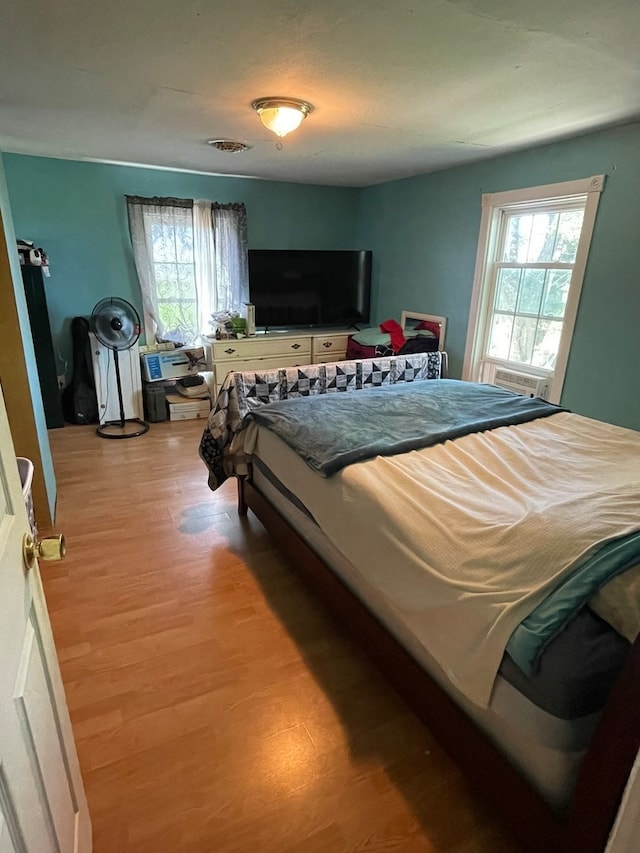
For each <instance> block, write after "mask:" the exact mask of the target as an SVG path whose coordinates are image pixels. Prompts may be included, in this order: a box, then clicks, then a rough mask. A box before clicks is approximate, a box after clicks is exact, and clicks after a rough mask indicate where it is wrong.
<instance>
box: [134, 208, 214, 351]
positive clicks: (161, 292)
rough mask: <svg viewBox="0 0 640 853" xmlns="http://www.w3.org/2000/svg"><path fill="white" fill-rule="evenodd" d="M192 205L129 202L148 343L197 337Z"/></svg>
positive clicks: (181, 341)
mask: <svg viewBox="0 0 640 853" xmlns="http://www.w3.org/2000/svg"><path fill="white" fill-rule="evenodd" d="M192 206H193V203H192V202H191V201H189V200H185V199H173V198H139V197H133V196H128V197H127V209H128V213H129V231H130V233H131V244H132V247H133V255H134V259H135V265H136V271H137V273H138V279H139V281H140V288H141V290H142V303H143V308H144V328H145V336H146V339H147V341H148V342H153V341H156V340H172V341H175V342H176V343H192V342H193V341H194V340H195V339H196V338H197V336H198V307H197V294H196V283H195V263H194V253H193V211H192Z"/></svg>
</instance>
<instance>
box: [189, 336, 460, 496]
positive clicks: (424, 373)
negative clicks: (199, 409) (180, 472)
mask: <svg viewBox="0 0 640 853" xmlns="http://www.w3.org/2000/svg"><path fill="white" fill-rule="evenodd" d="M446 365H447V354H446V353H444V352H430V353H416V354H415V355H405V356H389V357H386V358H370V359H361V360H353V361H336V362H330V363H328V364H311V365H306V366H302V367H285V368H280V369H273V370H264V371H260V372H257V371H252V372H246V373H233V372H232V373H228V374H227V376H226V378H225V380H224V382H223V383H222V385H221V387H220V392H219V394H218V397H217V400H216V402H215V404H214V407H213V409H212V411H211V414H210V415H209V420H208V421H207V426H206V428H205V430H204V433H203V435H202V439H201V441H200V456H201V458H202V460H203V461H204V463H205V465H206V466H207V468H208V469H209V487H210V488H211V489H213V490H215V489H217V488H219V487H220V486H221V485H222V483H223V482H224V481H225V480H226V479H227V477H229V476H230V475H232V474H234V473H243V464H242V460H237V459H236V460H235V462H234V460H232V459H231V458H230V457H231V454H230V448H231V444H232V441H233V439H234V436H235V435H236V434H237V433H238V432H239V431H240V429H241V428H242V426H243V422H244V418H245V416H246V415H247V414H248V413H249V412H250V411H251V410H252V409H253V408H255V407H256V406H261V405H264V404H265V403H271V402H275V401H277V400H287V399H291V398H293V397H309V396H314V395H316V394H330V393H337V392H346V391H363V390H366V389H367V388H379V387H380V386H382V385H394V384H396V383H398V382H417V381H422V380H426V379H441V378H443V377H444V376H445V375H446ZM238 462H239V464H240V467H238V464H237V463H238Z"/></svg>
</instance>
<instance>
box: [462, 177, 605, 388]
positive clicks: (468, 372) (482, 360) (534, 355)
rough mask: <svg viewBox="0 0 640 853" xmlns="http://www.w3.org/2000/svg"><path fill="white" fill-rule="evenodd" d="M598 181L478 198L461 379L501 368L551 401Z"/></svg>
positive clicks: (483, 377) (487, 378) (560, 374)
mask: <svg viewBox="0 0 640 853" xmlns="http://www.w3.org/2000/svg"><path fill="white" fill-rule="evenodd" d="M603 184H604V179H603V177H602V176H597V177H594V178H588V179H586V180H584V181H572V182H569V183H566V184H554V185H550V186H545V187H534V188H532V189H528V190H518V191H514V192H507V193H498V194H494V195H486V196H483V200H482V204H483V211H482V221H481V227H480V239H479V244H478V257H477V261H476V274H475V280H474V293H473V299H472V308H471V315H470V323H469V334H468V338H467V347H466V353H465V366H464V373H463V376H464V378H465V379H473V380H476V381H481V382H492V381H494V379H495V372H496V369H497V368H499V367H503V366H504V367H509V368H510V369H511V370H515V371H518V372H521V373H526V374H527V375H529V376H534V377H539V378H542V379H547V380H548V388H549V390H548V393H547V396H548V397H549V399H551V400H555V401H558V400H559V399H560V393H561V391H562V385H563V382H564V373H565V369H566V363H567V359H568V354H569V348H570V345H571V336H572V334H573V326H574V323H575V316H576V313H577V307H578V301H579V296H580V289H581V287H582V279H583V276H584V269H585V266H586V259H587V255H588V252H589V245H590V242H591V235H592V232H593V225H594V222H595V215H596V210H597V204H598V199H599V197H600V192H601V190H602V187H603Z"/></svg>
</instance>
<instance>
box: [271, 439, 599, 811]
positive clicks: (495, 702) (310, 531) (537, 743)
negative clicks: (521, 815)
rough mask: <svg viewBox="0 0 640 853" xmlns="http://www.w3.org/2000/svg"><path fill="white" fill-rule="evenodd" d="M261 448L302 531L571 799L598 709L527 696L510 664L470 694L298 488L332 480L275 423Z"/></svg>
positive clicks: (495, 730) (274, 487) (556, 793)
mask: <svg viewBox="0 0 640 853" xmlns="http://www.w3.org/2000/svg"><path fill="white" fill-rule="evenodd" d="M254 456H255V459H254V483H255V485H256V486H257V488H258V489H259V490H260V491H261V492H262V493H263V494H264V495H265V496H266V497H267V498H268V499H269V500H270V502H271V503H272V504H274V506H276V508H277V509H278V510H279V511H280V513H281V514H282V515H283V516H284V517H285V518H286V519H287V520H288V521H289V523H290V524H291V525H292V526H293V527H294V528H295V529H296V530H297V532H298V534H299V535H300V536H301V537H302V538H303V539H304V540H305V541H306V542H307V543H308V544H309V545H310V546H311V547H312V548H313V550H314V551H315V552H316V553H318V554H319V555H320V556H321V557H322V558H323V560H324V561H325V562H326V563H327V564H328V565H329V566H330V567H331V568H332V569H333V571H335V572H336V573H337V574H338V575H339V576H340V577H341V579H342V580H343V582H344V583H345V584H346V585H347V586H348V587H349V588H350V589H351V590H352V592H354V593H355V594H356V595H357V596H358V597H359V598H360V600H361V601H362V602H363V603H364V604H365V605H366V606H367V607H368V609H369V610H371V611H372V612H373V613H375V614H376V616H377V618H378V619H379V621H381V622H382V623H383V624H384V625H385V627H386V628H387V630H389V631H390V632H391V633H392V634H393V635H394V636H395V637H396V639H397V640H398V641H399V642H400V643H401V644H402V645H403V646H404V648H405V649H407V651H408V652H409V653H410V654H411V655H412V656H413V657H414V658H415V659H416V660H417V661H418V662H419V663H420V665H421V666H423V667H424V668H425V669H426V670H427V671H428V672H429V673H430V674H431V675H432V677H433V678H434V679H435V680H436V681H437V682H438V683H439V684H440V686H441V687H443V689H445V690H446V691H447V692H448V693H449V695H451V696H452V698H453V699H454V700H455V701H456V702H457V704H458V705H460V706H461V707H462V708H463V710H465V712H466V713H467V714H468V715H469V716H470V717H471V718H472V719H473V720H474V721H475V722H476V723H477V724H478V726H479V727H480V728H481V729H482V730H483V731H484V732H485V733H486V734H487V735H488V736H489V738H490V739H491V740H492V741H493V742H494V743H495V744H496V746H497V747H498V748H499V749H500V750H501V751H502V752H503V753H504V754H505V755H506V756H507V757H508V758H509V759H510V760H511V761H512V763H513V764H514V765H515V766H517V767H518V768H519V769H520V770H521V771H522V772H523V774H524V775H525V776H526V777H527V778H528V779H529V781H530V782H531V784H532V785H533V787H534V788H535V789H536V790H538V792H539V793H540V794H541V795H542V796H543V797H544V798H545V799H546V800H547V801H548V802H549V803H550V804H551V805H552V806H553V807H554V808H556V809H561V808H562V807H563V806H564V805H566V803H567V802H568V799H569V797H570V795H571V791H572V789H573V784H574V780H575V776H576V773H577V769H578V767H579V764H580V760H581V758H582V756H583V754H584V751H585V749H586V747H587V744H588V742H589V739H590V736H591V734H592V731H593V728H594V727H595V724H596V722H597V718H598V713H597V711H592V712H589V713H585V714H582V715H578V716H576V715H575V714H573V715H570V716H572V718H571V719H565V718H563V717H562V716H559V715H557V714H554V713H550V712H549V711H548V710H546V709H545V708H544V707H541V704H536V701H534V699H532V698H531V696H527V695H526V691H524V692H523V690H522V689H518V688H519V687H520V688H522V686H523V685H522V684H520V685H517V683H514V681H517V678H516V677H514V676H513V673H509V672H506V673H504V674H503V673H502V671H501V672H500V673H499V674H498V677H497V678H496V681H495V685H494V689H493V692H492V697H491V702H490V704H489V707H488V708H482V707H480V706H478V705H476V704H474V703H472V702H471V701H469V700H468V699H467V698H466V697H465V696H464V695H463V694H462V693H461V692H460V691H459V690H458V689H457V688H456V687H455V686H454V685H453V684H452V683H451V681H450V680H449V679H448V677H447V675H446V674H445V673H444V672H443V670H442V669H441V668H440V666H439V665H438V664H437V663H436V661H435V660H434V659H433V657H432V656H431V655H430V654H429V651H428V649H426V648H425V647H424V646H423V645H422V644H421V643H420V642H419V641H418V639H417V638H416V636H415V635H414V633H413V632H412V631H411V630H410V629H409V628H408V627H407V625H406V624H405V623H404V622H403V621H402V619H400V618H399V617H398V614H397V612H396V611H395V610H394V608H393V607H391V606H390V605H389V602H388V601H386V600H385V598H384V596H383V595H381V593H380V590H379V589H378V588H377V587H376V586H375V584H373V583H372V582H371V581H370V579H369V578H368V577H367V573H366V566H365V567H363V566H358V565H354V563H353V562H351V561H349V560H347V559H346V558H345V556H344V555H343V554H342V553H341V552H340V551H339V550H338V548H336V546H335V545H333V544H332V543H331V541H330V540H329V539H328V538H327V536H326V535H325V534H324V532H323V531H322V530H321V529H320V527H319V526H318V525H317V524H316V522H315V520H314V518H313V516H312V514H311V513H310V512H309V510H308V508H307V506H306V505H305V503H304V502H303V501H301V500H300V499H299V498H298V497H296V495H294V494H293V491H294V489H295V491H296V492H297V493H298V494H306V495H308V494H310V492H311V491H313V490H314V489H323V488H325V487H326V480H323V479H322V478H320V477H318V476H317V474H315V473H314V472H313V471H312V470H311V469H309V468H308V466H307V465H305V463H304V462H303V461H302V460H301V459H300V458H299V457H298V456H297V455H296V454H295V453H294V452H293V451H292V450H291V449H290V448H289V447H287V446H286V445H285V444H284V443H283V442H282V441H280V439H278V438H277V437H276V436H275V435H273V433H270V432H269V431H268V430H264V429H258V430H257V438H256V444H255V448H254ZM294 484H295V485H294ZM399 548H401V545H400V544H399ZM505 675H506V677H505ZM534 698H535V697H534ZM542 705H544V702H543V703H542Z"/></svg>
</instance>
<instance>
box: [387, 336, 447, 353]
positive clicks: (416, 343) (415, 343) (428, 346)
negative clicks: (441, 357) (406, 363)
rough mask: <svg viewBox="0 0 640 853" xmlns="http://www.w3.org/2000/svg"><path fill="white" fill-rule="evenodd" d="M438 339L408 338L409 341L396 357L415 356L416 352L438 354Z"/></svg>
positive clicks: (424, 337)
mask: <svg viewBox="0 0 640 853" xmlns="http://www.w3.org/2000/svg"><path fill="white" fill-rule="evenodd" d="M437 351H438V339H437V338H434V337H426V336H425V335H418V336H417V337H415V338H408V339H407V341H406V342H405V343H404V344H403V345H402V346H401V347H400V349H399V350H398V352H397V353H396V355H413V354H414V353H416V352H437Z"/></svg>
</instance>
